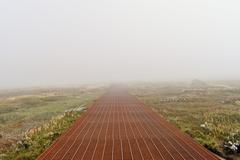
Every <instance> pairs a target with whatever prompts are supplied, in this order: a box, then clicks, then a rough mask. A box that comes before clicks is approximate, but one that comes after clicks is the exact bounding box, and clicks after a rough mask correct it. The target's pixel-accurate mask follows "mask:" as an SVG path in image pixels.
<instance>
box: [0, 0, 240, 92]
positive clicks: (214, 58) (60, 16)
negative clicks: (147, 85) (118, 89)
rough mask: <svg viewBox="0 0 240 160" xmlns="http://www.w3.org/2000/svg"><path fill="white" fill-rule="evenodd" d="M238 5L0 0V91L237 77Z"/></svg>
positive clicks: (190, 0) (207, 0) (214, 0)
mask: <svg viewBox="0 0 240 160" xmlns="http://www.w3.org/2000/svg"><path fill="white" fill-rule="evenodd" d="M239 5H240V2H239V1H235V0H234V1H231V2H227V1H223V0H218V1H217V0H203V1H195V0H184V1H181V2H180V1H177V0H171V1H157V0H150V1H144V0H140V1H135V0H123V1H116V0H106V1H104V2H103V1H96V0H90V1H87V2H85V1H76V0H71V1H63V0H59V1H54V0H50V1H49V0H42V1H38V2H36V1H30V0H24V1H17V0H9V1H5V2H0V19H1V22H0V23H1V27H0V28H1V30H0V35H1V36H0V44H1V45H0V74H1V77H0V88H16V87H35V86H37V87H38V86H70V85H81V84H91V83H106V82H108V83H109V82H111V83H112V82H128V81H130V82H133V81H185V80H188V81H191V80H192V79H201V80H240V75H239V68H240V63H239V60H240V54H239V52H240V45H239V42H240V31H239V28H240V19H239V15H240V10H239Z"/></svg>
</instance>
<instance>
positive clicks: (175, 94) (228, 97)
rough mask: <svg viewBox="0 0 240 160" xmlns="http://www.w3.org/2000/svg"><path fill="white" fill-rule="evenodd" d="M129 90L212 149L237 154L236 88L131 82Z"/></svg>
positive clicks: (239, 112) (239, 136)
mask: <svg viewBox="0 0 240 160" xmlns="http://www.w3.org/2000/svg"><path fill="white" fill-rule="evenodd" d="M131 92H132V94H134V95H136V96H137V97H139V99H141V100H142V101H144V102H145V103H146V104H147V105H149V106H151V107H152V108H153V109H154V110H155V111H156V112H158V113H159V114H161V115H163V116H164V117H165V118H166V119H167V120H168V121H170V122H171V123H173V124H175V125H176V126H177V127H178V128H180V129H181V130H182V131H183V132H185V133H187V134H189V135H190V136H192V137H193V138H194V139H196V140H197V141H198V142H199V143H201V144H202V145H203V146H205V147H206V148H208V149H209V150H211V151H212V152H214V153H216V154H218V155H220V156H222V157H227V158H232V159H239V158H240V157H239V149H240V146H239V143H240V106H239V104H238V102H239V100H240V94H239V89H238V88H232V89H229V88H228V89H226V88H224V87H211V86H208V87H207V88H199V87H198V88H193V87H192V85H191V84H190V85H188V84H184V83H182V84H176V83H174V84H170V83H168V84H166V83H165V84H138V85H132V86H131Z"/></svg>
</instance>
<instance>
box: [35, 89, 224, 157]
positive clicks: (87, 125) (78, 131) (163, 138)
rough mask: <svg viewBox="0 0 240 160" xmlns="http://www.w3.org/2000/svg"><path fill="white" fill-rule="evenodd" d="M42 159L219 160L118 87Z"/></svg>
mask: <svg viewBox="0 0 240 160" xmlns="http://www.w3.org/2000/svg"><path fill="white" fill-rule="evenodd" d="M38 159H39V160H43V159H44V160H117V159H118V160H133V159H134V160H141V159H142V160H219V159H218V158H217V157H216V156H215V155H213V154H212V153H211V152H209V151H208V150H206V149H205V148H204V147H202V146H200V145H199V144H197V143H196V142H195V141H194V140H193V139H192V138H191V137H189V136H187V135H185V134H183V133H181V132H180V131H179V130H178V129H177V128H176V127H174V126H173V125H171V124H170V123H169V122H167V121H166V120H165V119H163V118H162V117H160V116H159V115H157V113H155V112H153V111H152V110H151V109H150V108H149V107H146V106H144V104H142V103H141V102H140V101H138V100H137V99H136V98H135V97H133V96H131V95H130V94H128V92H127V91H126V90H125V89H123V88H120V87H112V88H111V89H109V91H108V92H107V93H106V94H105V95H103V96H102V97H101V98H100V99H99V100H98V101H97V102H95V103H94V104H93V105H92V106H91V107H90V108H89V109H88V111H87V112H86V113H84V115H83V116H81V117H80V118H79V119H78V120H77V121H76V122H75V123H74V124H73V125H72V126H71V127H70V128H69V130H68V131H67V132H66V133H65V134H63V135H62V136H60V137H59V138H58V139H57V140H56V141H55V142H54V143H53V144H52V145H51V146H50V147H49V148H48V149H47V150H46V151H45V152H44V153H43V154H42V155H41V156H40V157H39V158H38Z"/></svg>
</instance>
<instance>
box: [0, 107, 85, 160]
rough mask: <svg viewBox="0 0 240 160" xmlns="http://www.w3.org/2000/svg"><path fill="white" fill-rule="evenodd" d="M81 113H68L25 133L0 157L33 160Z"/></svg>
mask: <svg viewBox="0 0 240 160" xmlns="http://www.w3.org/2000/svg"><path fill="white" fill-rule="evenodd" d="M81 113H82V111H70V112H66V113H64V114H62V115H59V116H57V117H54V118H53V119H52V120H50V121H49V122H48V123H46V124H44V125H42V126H40V127H38V128H34V129H31V130H29V131H27V132H25V136H24V138H23V139H22V140H20V141H18V143H17V144H14V145H13V146H12V147H11V148H9V149H8V150H6V151H5V153H4V154H2V155H1V157H2V159H4V160H12V159H16V160H35V159H36V158H37V157H38V156H39V155H40V154H41V153H42V152H43V151H44V150H45V149H46V148H47V147H48V146H49V145H50V144H51V143H52V142H53V141H54V140H55V139H56V138H57V137H58V136H59V135H61V134H62V133H63V132H64V131H65V130H66V129H67V128H69V126H70V125H71V124H72V123H73V122H74V121H75V120H76V119H77V118H78V117H79V116H80V114H81Z"/></svg>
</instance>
